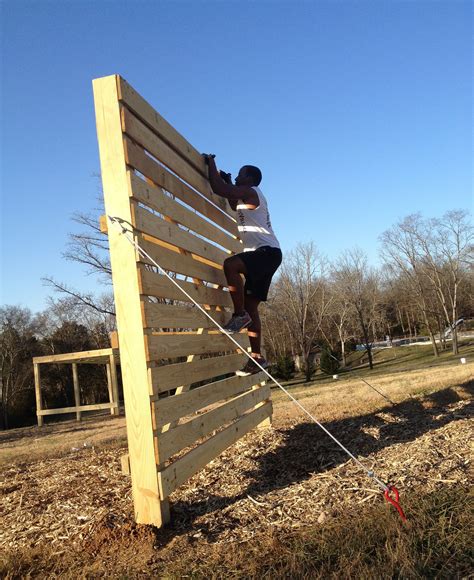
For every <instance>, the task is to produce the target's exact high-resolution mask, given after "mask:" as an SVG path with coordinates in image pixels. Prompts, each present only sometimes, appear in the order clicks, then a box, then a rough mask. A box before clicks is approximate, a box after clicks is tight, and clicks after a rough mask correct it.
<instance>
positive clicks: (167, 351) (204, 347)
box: [145, 332, 249, 361]
mask: <svg viewBox="0 0 474 580" xmlns="http://www.w3.org/2000/svg"><path fill="white" fill-rule="evenodd" d="M233 338H234V339H235V340H236V341H237V342H238V343H239V344H240V346H241V347H242V348H245V349H246V348H247V347H248V346H249V339H248V335H247V333H239V334H234V335H233ZM145 344H146V349H147V355H148V358H147V360H149V361H153V360H159V359H160V358H175V357H178V356H187V355H191V354H210V353H215V352H231V351H235V350H237V349H238V347H237V346H236V345H235V344H234V343H233V342H232V341H231V340H229V339H228V338H227V336H225V335H223V334H195V333H191V332H183V333H176V334H172V333H169V332H166V333H163V334H153V335H150V336H149V335H146V336H145Z"/></svg>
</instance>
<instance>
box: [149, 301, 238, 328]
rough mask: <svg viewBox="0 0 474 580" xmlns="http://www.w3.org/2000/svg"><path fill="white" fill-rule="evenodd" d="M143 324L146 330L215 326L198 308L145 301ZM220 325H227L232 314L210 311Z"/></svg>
mask: <svg viewBox="0 0 474 580" xmlns="http://www.w3.org/2000/svg"><path fill="white" fill-rule="evenodd" d="M142 311H143V324H144V326H145V327H146V328H181V329H185V328H186V329H198V328H202V329H208V328H209V329H214V328H215V325H214V324H213V323H212V322H211V321H210V320H209V319H208V318H207V317H206V315H205V314H203V313H202V312H201V311H200V310H199V309H198V308H196V306H194V305H193V306H184V305H174V304H155V303H152V302H148V301H146V300H143V302H142ZM208 312H209V314H210V315H211V316H212V317H213V318H214V320H216V322H218V323H219V324H221V325H222V324H225V323H226V322H227V321H228V320H229V318H230V316H231V313H230V312H225V311H216V310H208Z"/></svg>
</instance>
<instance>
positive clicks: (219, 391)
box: [93, 75, 272, 526]
mask: <svg viewBox="0 0 474 580" xmlns="http://www.w3.org/2000/svg"><path fill="white" fill-rule="evenodd" d="M93 89H94V101H95V112H96V124H97V136H98V142H99V152H100V162H101V175H102V183H103V191H104V199H105V209H106V213H107V214H108V215H109V216H113V217H119V218H121V219H122V220H124V222H123V223H126V224H128V226H127V227H128V228H129V231H130V232H131V233H132V234H133V236H134V238H135V240H136V242H137V243H138V244H139V245H140V246H141V247H142V248H143V249H145V250H146V251H147V252H148V254H149V255H150V256H152V257H153V259H154V260H156V261H157V262H158V263H159V264H160V266H162V267H163V268H165V269H166V270H167V271H169V272H171V273H172V274H173V276H175V277H176V279H177V281H178V282H179V284H180V285H181V287H182V288H184V289H185V290H186V291H187V292H188V293H189V294H190V295H191V296H192V297H193V299H194V300H195V301H196V302H197V303H199V304H200V305H202V306H203V307H204V308H205V309H207V310H208V311H209V313H210V315H211V316H213V317H214V318H215V319H216V320H217V321H218V322H219V323H221V324H222V323H223V322H225V321H226V320H227V319H228V318H229V317H230V308H232V301H231V298H230V294H229V292H228V289H227V287H226V286H227V282H226V278H225V275H224V271H223V267H222V265H223V262H224V260H225V259H226V258H227V257H228V256H230V255H232V254H233V253H236V252H240V251H242V249H243V246H242V243H241V240H240V239H239V233H238V228H237V223H236V220H235V218H234V217H233V216H232V215H231V210H230V207H229V205H228V204H227V201H226V200H225V199H223V198H219V197H217V196H215V195H214V194H213V193H212V190H211V187H210V184H209V180H208V169H207V166H206V164H205V162H204V160H203V158H202V156H201V154H200V153H199V152H198V151H197V150H196V149H195V148H194V147H193V146H192V145H191V144H190V143H188V141H186V139H184V137H183V136H182V135H180V134H179V133H178V132H177V131H176V130H175V129H174V128H173V127H172V126H171V125H170V124H169V123H168V122H167V121H165V119H163V117H161V115H159V114H158V113H157V112H156V111H155V110H154V109H153V107H151V106H150V105H149V104H148V103H147V102H146V101H145V100H144V99H143V98H142V97H141V96H140V95H139V94H138V93H137V92H136V91H135V90H134V89H133V88H132V87H131V86H130V85H129V84H128V83H127V82H126V81H125V80H124V79H123V78H121V77H120V76H118V75H112V76H108V77H104V78H99V79H95V80H94V81H93ZM203 124H204V126H205V121H203ZM101 228H102V229H103V230H107V232H108V236H109V247H110V259H111V267H112V280H113V287H114V297H115V307H116V314H117V327H118V335H119V339H120V357H121V369H122V379H123V389H124V400H125V411H126V418H127V436H128V448H129V461H130V472H131V481H132V491H133V499H134V506H135V519H136V521H137V522H139V523H144V524H154V525H156V526H161V525H162V524H163V523H165V522H166V521H168V520H169V517H170V516H169V506H168V497H169V495H170V494H171V493H172V492H173V491H174V490H175V489H176V488H177V487H178V486H179V485H181V484H182V483H183V482H184V481H186V480H187V479H188V478H189V477H191V476H192V475H193V474H195V473H196V472H197V471H199V470H200V469H202V468H203V467H205V466H206V465H207V464H208V463H209V462H210V461H212V460H213V459H214V458H215V457H217V456H218V455H219V454H220V453H221V452H222V451H224V450H225V449H226V448H227V447H228V446H229V445H231V444H233V443H234V442H235V441H237V440H238V439H239V438H240V437H242V436H243V435H244V434H245V433H247V432H248V431H250V430H251V429H253V428H254V427H256V426H258V425H262V424H269V421H270V417H271V414H272V404H271V401H270V387H269V386H268V385H266V384H265V379H266V376H265V374H264V373H261V372H260V373H258V374H255V375H252V376H247V377H240V376H236V375H235V374H234V373H235V371H236V370H237V369H239V368H240V367H241V366H243V365H244V364H245V362H246V360H247V359H246V357H245V356H244V355H243V354H242V350H244V349H248V348H249V341H248V336H247V333H246V332H243V333H241V334H238V335H234V337H235V338H236V339H237V340H238V341H239V345H240V346H241V349H240V350H239V349H238V348H237V347H236V346H235V345H234V344H233V343H232V342H231V341H230V340H229V339H228V338H227V337H226V336H224V335H222V334H220V333H219V332H218V331H217V330H216V329H215V326H214V325H213V324H212V323H211V322H210V321H209V320H208V319H207V318H206V316H204V314H203V313H202V312H200V311H199V310H198V309H197V308H196V307H195V306H194V305H193V304H192V303H191V302H190V301H189V299H188V298H186V297H185V296H184V295H183V294H182V293H181V292H180V290H179V289H177V288H176V287H175V286H174V285H173V284H172V283H171V282H170V280H169V279H168V278H167V277H166V276H164V275H163V274H162V273H160V272H159V271H158V269H157V268H156V267H155V266H153V264H152V263H151V262H150V260H148V259H144V258H143V257H142V256H140V255H138V254H137V252H136V250H135V248H134V247H133V246H132V245H131V244H130V243H129V242H128V241H127V239H126V238H125V237H124V236H123V235H121V231H120V229H118V228H117V227H116V226H112V225H110V222H109V223H108V220H107V219H102V220H101ZM180 359H181V361H183V362H179V361H180ZM203 383H207V384H203ZM192 387H197V388H192ZM177 454H179V455H178V456H177Z"/></svg>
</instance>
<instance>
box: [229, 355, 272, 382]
mask: <svg viewBox="0 0 474 580" xmlns="http://www.w3.org/2000/svg"><path fill="white" fill-rule="evenodd" d="M255 360H256V361H257V362H258V364H259V365H260V366H262V367H263V368H264V369H266V368H267V367H268V363H267V361H266V360H265V359H264V358H263V356H261V357H259V358H255ZM261 370H262V369H261V368H260V367H259V366H257V365H256V364H255V363H254V362H253V360H250V359H248V361H247V364H246V365H245V366H244V368H243V369H240V371H235V374H236V375H238V376H239V377H248V376H249V375H254V374H255V373H259V372H260V371H261Z"/></svg>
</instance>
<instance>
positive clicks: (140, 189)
mask: <svg viewBox="0 0 474 580" xmlns="http://www.w3.org/2000/svg"><path fill="white" fill-rule="evenodd" d="M131 183H132V192H133V199H135V200H137V201H139V202H140V203H143V204H145V205H148V206H149V207H151V208H153V209H154V210H155V211H158V212H160V213H161V214H163V215H165V216H167V217H169V218H171V219H172V220H174V221H176V222H178V223H180V224H181V225H183V226H186V227H187V228H190V229H191V230H193V231H194V232H196V233H198V234H200V235H202V236H205V237H206V238H208V239H209V240H212V241H213V242H214V243H216V244H219V245H220V246H223V247H224V248H226V249H228V250H230V251H232V252H235V253H238V252H243V245H242V243H241V242H240V241H239V240H238V239H237V238H236V237H235V236H232V235H231V234H229V233H227V232H225V231H223V230H222V229H220V228H218V227H217V226H215V225H214V224H213V223H211V222H209V221H207V220H205V219H204V218H203V217H201V216H200V215H199V214H197V213H196V212H195V211H193V210H191V209H188V208H187V207H185V206H184V205H183V204H182V203H179V202H177V201H176V200H174V199H173V198H172V197H170V196H169V195H166V194H165V193H164V191H163V188H161V187H155V186H153V185H151V184H149V183H147V182H146V181H144V180H143V179H142V178H141V177H139V176H138V175H135V174H131Z"/></svg>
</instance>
